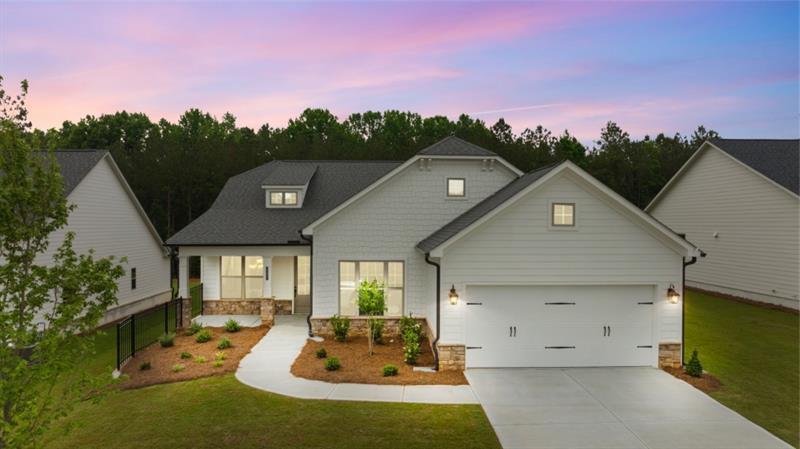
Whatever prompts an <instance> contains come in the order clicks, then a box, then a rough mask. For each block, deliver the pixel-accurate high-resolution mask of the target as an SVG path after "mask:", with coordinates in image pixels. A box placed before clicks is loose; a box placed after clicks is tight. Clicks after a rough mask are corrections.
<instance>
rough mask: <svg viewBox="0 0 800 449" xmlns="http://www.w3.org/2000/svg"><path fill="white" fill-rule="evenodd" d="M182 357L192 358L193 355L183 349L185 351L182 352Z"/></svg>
mask: <svg viewBox="0 0 800 449" xmlns="http://www.w3.org/2000/svg"><path fill="white" fill-rule="evenodd" d="M181 358H182V359H184V360H185V359H191V358H192V355H191V354H189V353H188V352H186V351H183V352H181Z"/></svg>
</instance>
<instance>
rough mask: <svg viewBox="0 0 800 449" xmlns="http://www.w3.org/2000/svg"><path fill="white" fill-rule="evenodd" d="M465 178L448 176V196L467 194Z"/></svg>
mask: <svg viewBox="0 0 800 449" xmlns="http://www.w3.org/2000/svg"><path fill="white" fill-rule="evenodd" d="M464 183H465V181H464V178H447V196H448V197H451V198H459V197H464V196H466V189H465V188H464V187H465V185H464Z"/></svg>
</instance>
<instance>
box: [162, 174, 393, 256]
mask: <svg viewBox="0 0 800 449" xmlns="http://www.w3.org/2000/svg"><path fill="white" fill-rule="evenodd" d="M399 165H401V162H393V161H273V162H270V163H267V164H264V165H261V166H259V167H256V168H254V169H252V170H249V171H246V172H244V173H241V174H239V175H237V176H234V177H232V178H230V179H229V180H228V182H227V183H225V186H224V187H223V188H222V191H221V192H220V194H219V196H217V199H216V200H215V201H214V204H212V205H211V208H210V209H209V210H208V211H206V213H204V214H203V215H201V216H200V217H198V218H197V219H196V220H194V221H192V222H191V223H189V225H187V226H186V227H185V228H183V229H181V230H180V231H179V232H178V233H176V234H175V235H173V236H172V237H170V238H169V239H168V240H167V244H168V245H287V244H289V245H291V244H301V243H303V242H301V241H300V234H299V231H300V229H302V228H303V227H304V226H305V225H307V224H309V223H311V222H312V221H314V220H316V219H317V218H319V217H320V216H322V215H323V214H325V213H326V212H328V211H330V210H331V209H333V208H335V207H336V206H338V205H339V204H341V203H342V202H344V201H345V200H347V199H348V198H350V197H352V196H353V195H355V194H356V193H358V192H360V191H361V190H363V189H365V188H366V187H367V186H369V185H370V184H372V183H373V182H375V181H376V180H377V179H379V178H380V177H382V176H383V175H385V174H386V173H388V172H390V171H391V170H393V169H394V168H396V167H398V166H399ZM284 171H286V172H288V173H291V174H292V175H290V176H284V175H283V174H281V172H284ZM309 173H311V174H313V176H312V177H311V178H310V182H309V184H308V189H307V191H306V195H305V199H304V200H303V206H302V207H300V208H268V207H266V196H265V192H264V189H263V188H262V187H261V186H262V185H264V182H265V181H266V180H270V181H269V182H276V180H277V181H280V182H297V179H300V178H298V177H296V176H295V174H302V175H308V174H309Z"/></svg>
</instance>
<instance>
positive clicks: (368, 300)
mask: <svg viewBox="0 0 800 449" xmlns="http://www.w3.org/2000/svg"><path fill="white" fill-rule="evenodd" d="M358 312H359V314H360V315H366V316H367V341H368V342H369V355H372V346H373V344H374V342H375V341H376V340H378V339H379V338H380V330H382V329H383V321H382V320H381V319H379V318H377V317H379V316H381V315H383V313H384V312H386V299H385V293H384V289H383V284H381V283H379V282H378V281H377V280H372V281H362V282H361V284H359V286H358ZM376 334H378V335H376ZM376 337H377V338H376Z"/></svg>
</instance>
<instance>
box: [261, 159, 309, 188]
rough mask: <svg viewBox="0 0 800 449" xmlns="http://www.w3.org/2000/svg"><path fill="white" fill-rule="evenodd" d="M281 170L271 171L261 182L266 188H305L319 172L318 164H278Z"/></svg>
mask: <svg viewBox="0 0 800 449" xmlns="http://www.w3.org/2000/svg"><path fill="white" fill-rule="evenodd" d="M276 164H278V165H279V166H280V170H271V171H270V172H269V173H268V174H267V177H266V178H264V180H263V181H261V185H264V186H304V185H306V184H308V181H310V180H311V178H312V177H313V176H314V173H315V172H316V171H317V166H316V164H291V163H282V162H280V161H278V162H276Z"/></svg>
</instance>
